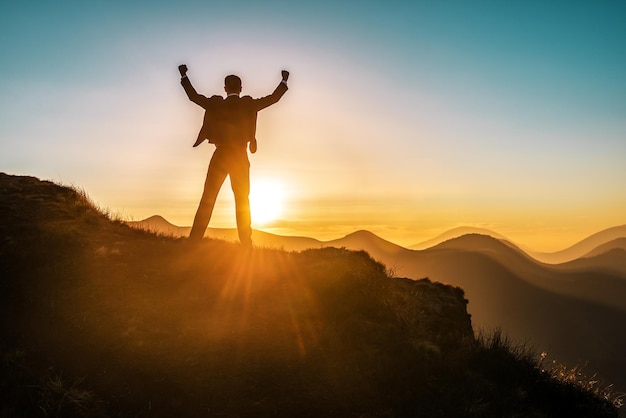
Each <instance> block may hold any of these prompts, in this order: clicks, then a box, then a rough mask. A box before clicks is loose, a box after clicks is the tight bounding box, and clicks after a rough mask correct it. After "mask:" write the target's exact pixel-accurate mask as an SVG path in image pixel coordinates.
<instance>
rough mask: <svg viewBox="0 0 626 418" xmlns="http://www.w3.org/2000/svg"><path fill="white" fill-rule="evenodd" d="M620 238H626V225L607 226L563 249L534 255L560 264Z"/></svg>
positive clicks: (545, 260)
mask: <svg viewBox="0 0 626 418" xmlns="http://www.w3.org/2000/svg"><path fill="white" fill-rule="evenodd" d="M619 238H626V225H620V226H615V227H612V228H607V229H605V230H603V231H600V232H597V233H595V234H593V235H591V236H589V237H587V238H585V239H583V240H582V241H580V242H578V243H576V244H574V245H572V246H571V247H569V248H566V249H564V250H561V251H556V252H553V253H542V252H533V253H532V256H533V257H535V258H537V259H538V260H541V261H543V262H544V263H551V264H560V263H566V262H568V261H572V260H575V259H577V258H581V257H584V256H585V255H586V254H587V253H590V252H592V251H593V250H594V249H595V248H597V247H599V246H601V245H603V244H606V243H607V242H609V241H613V240H616V239H619Z"/></svg>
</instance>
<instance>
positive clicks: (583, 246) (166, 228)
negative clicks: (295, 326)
mask: <svg viewBox="0 0 626 418" xmlns="http://www.w3.org/2000/svg"><path fill="white" fill-rule="evenodd" d="M127 223H128V224H129V225H131V226H133V227H138V228H142V229H146V230H149V231H152V232H157V233H162V234H165V235H170V236H173V237H185V236H188V235H189V231H190V229H191V227H184V226H177V225H174V224H172V223H170V222H169V221H167V220H166V219H165V218H163V217H162V216H160V215H153V216H151V217H149V218H146V219H144V220H141V221H128V222H127ZM254 234H255V236H254V238H255V242H256V243H257V245H259V246H266V247H273V248H284V249H286V250H290V251H300V250H303V249H307V248H319V247H323V246H345V247H346V248H352V247H355V246H362V247H363V249H365V248H366V247H369V248H371V247H373V246H375V247H378V248H379V249H380V250H382V249H383V248H385V252H387V253H399V252H401V251H402V249H405V250H417V251H422V250H426V249H429V248H432V247H435V246H437V245H439V244H442V243H444V242H447V241H450V240H453V239H455V238H459V237H462V236H464V235H485V236H489V237H492V238H495V239H497V240H499V241H502V242H505V243H507V245H510V246H511V247H513V248H514V249H516V250H518V251H520V252H523V253H525V254H526V255H527V256H529V257H532V258H533V259H534V260H536V261H538V262H541V263H545V264H555V265H558V264H564V263H567V262H569V261H573V260H575V259H578V258H585V257H591V256H594V255H599V254H601V253H604V252H608V251H611V250H612V249H615V248H622V249H625V250H626V225H621V226H616V227H611V228H607V229H606V230H603V231H600V232H597V233H595V234H592V235H591V236H589V237H587V238H585V239H583V240H581V241H580V242H578V243H576V244H574V245H572V246H570V247H568V248H565V249H563V250H560V251H556V252H551V253H547V252H538V251H534V250H532V249H529V248H526V247H524V246H520V245H519V244H517V243H515V242H514V241H512V240H510V239H508V238H506V237H505V236H503V235H502V234H499V233H497V232H494V231H492V230H489V229H485V228H476V227H457V228H453V229H451V230H449V231H446V232H444V233H443V234H441V235H438V236H437V237H435V238H432V239H430V240H426V241H423V242H421V243H419V244H414V245H411V246H409V247H403V246H401V245H398V244H395V243H393V242H391V241H388V240H385V239H383V238H381V237H379V236H377V235H376V234H374V233H372V232H370V231H365V230H361V231H355V232H353V233H350V234H348V235H346V236H345V237H342V238H337V239H333V240H329V241H321V240H318V239H315V238H310V237H299V236H284V235H276V234H271V233H268V232H264V231H260V230H255V231H254ZM205 236H206V237H210V238H218V239H224V240H226V241H236V240H237V239H238V238H237V231H236V229H232V228H208V229H207V232H206V234H205ZM365 241H367V243H365Z"/></svg>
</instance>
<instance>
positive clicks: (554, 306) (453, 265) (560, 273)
mask: <svg viewBox="0 0 626 418" xmlns="http://www.w3.org/2000/svg"><path fill="white" fill-rule="evenodd" d="M129 224H130V225H131V226H134V227H139V228H143V229H148V230H151V231H154V232H158V233H163V234H168V235H172V236H186V235H188V232H189V228H188V227H187V228H185V227H178V226H175V225H172V224H171V223H169V222H167V221H166V220H165V219H163V218H162V217H160V216H153V217H151V218H148V219H145V220H143V221H138V222H129ZM206 236H208V237H211V238H218V239H223V240H227V241H236V240H237V232H236V230H235V229H214V228H209V229H208V230H207V234H206ZM253 238H254V241H255V244H256V245H258V246H261V247H275V248H281V249H285V250H291V251H300V250H304V249H307V248H320V247H340V248H341V247H345V248H348V249H353V250H361V249H362V250H365V251H367V252H368V253H369V254H370V255H372V257H374V258H375V259H377V260H380V261H381V262H383V263H384V264H385V265H386V266H387V268H388V269H389V270H390V271H392V272H394V273H395V274H396V275H397V276H403V277H410V278H413V279H421V278H424V277H428V278H430V279H431V280H435V281H439V282H442V283H446V284H451V285H455V286H459V287H461V288H463V289H464V290H465V293H466V297H467V299H469V301H470V302H469V305H468V311H469V313H470V314H471V315H472V322H473V324H474V326H475V328H476V329H480V328H485V329H493V328H498V327H500V328H502V329H504V330H506V332H507V333H508V334H509V335H510V336H511V337H512V338H514V339H517V340H519V341H529V342H530V343H531V344H532V345H533V346H534V347H535V348H536V349H537V350H539V351H546V352H547V353H548V354H549V355H550V356H551V357H552V358H555V359H558V360H560V361H564V362H567V363H568V364H569V365H571V366H573V365H576V364H584V363H586V362H587V361H588V362H589V366H588V368H589V369H590V371H592V372H599V373H600V374H601V376H603V377H606V378H607V379H609V381H610V382H612V383H614V384H616V385H617V386H618V387H621V388H626V357H624V356H623V355H622V353H625V352H626V333H624V331H623V330H624V324H625V323H626V225H622V226H617V227H614V228H609V229H606V230H604V231H601V232H598V233H596V234H593V235H591V236H590V237H588V238H586V239H584V240H582V241H581V242H579V243H577V244H575V245H573V246H571V247H569V248H567V249H564V250H562V251H558V252H555V253H535V252H530V251H524V250H522V249H521V248H520V247H519V246H517V245H516V244H515V243H513V242H511V241H510V240H508V239H506V238H505V237H504V236H502V235H500V234H497V233H495V232H492V231H489V230H485V229H476V228H456V229H454V230H451V231H448V232H447V233H445V234H442V235H440V236H439V237H436V238H434V239H432V240H429V241H425V242H422V243H420V244H416V245H413V246H411V248H405V247H402V246H399V245H396V244H394V243H392V242H389V241H386V240H384V239H382V238H380V237H378V236H377V235H375V234H373V233H371V232H369V231H357V232H354V233H352V234H349V235H347V236H345V237H343V238H340V239H336V240H332V241H320V240H316V239H313V238H307V237H286V236H279V235H274V234H269V233H266V232H262V231H255V232H254V235H253Z"/></svg>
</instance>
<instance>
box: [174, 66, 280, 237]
mask: <svg viewBox="0 0 626 418" xmlns="http://www.w3.org/2000/svg"><path fill="white" fill-rule="evenodd" d="M178 70H179V71H180V75H181V80H180V82H181V84H182V85H183V88H184V89H185V92H186V93H187V96H188V97H189V100H191V101H192V102H194V103H196V104H197V105H199V106H201V107H203V108H204V109H205V114H204V122H203V124H202V128H201V129H200V133H199V134H198V138H197V139H196V142H195V144H193V146H194V147H197V146H198V145H200V144H201V143H202V142H203V141H204V140H205V139H208V140H209V143H212V144H215V146H216V149H215V152H214V153H213V157H211V162H210V163H209V170H208V172H207V176H206V181H205V183H204V192H203V193H202V198H201V199H200V205H199V206H198V211H197V212H196V216H195V218H194V220H193V227H192V228H191V234H190V238H191V239H192V240H194V241H199V240H201V239H202V237H203V236H204V232H205V231H206V228H207V226H208V225H209V221H210V220H211V214H212V213H213V207H214V206H215V199H216V198H217V194H218V193H219V191H220V188H221V187H222V184H223V183H224V180H226V176H230V183H231V186H232V189H233V193H234V194H235V208H236V214H237V230H238V232H239V241H240V242H241V243H242V244H243V245H245V246H251V245H252V238H251V237H252V228H251V226H250V223H251V219H250V200H249V195H250V162H249V161H248V151H247V147H248V144H249V146H250V152H251V153H255V152H256V149H257V141H256V137H255V136H256V117H257V112H258V111H259V110H262V109H265V108H266V107H268V106H270V105H273V104H274V103H276V102H277V101H278V100H280V98H281V97H282V96H283V94H285V92H286V91H287V79H288V78H289V72H287V71H282V80H281V82H280V83H279V84H278V87H276V89H275V90H274V92H273V93H272V94H270V95H269V96H266V97H262V98H260V99H253V98H252V97H250V96H243V97H239V95H240V93H241V79H240V78H239V77H237V76H236V75H229V76H226V78H225V79H224V90H225V91H226V98H223V97H222V96H212V97H210V98H207V97H205V96H203V95H201V94H198V93H197V92H196V90H195V89H194V88H193V86H192V85H191V81H189V78H188V77H187V66H186V65H184V64H183V65H180V66H179V67H178Z"/></svg>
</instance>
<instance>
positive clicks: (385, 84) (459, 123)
mask: <svg viewBox="0 0 626 418" xmlns="http://www.w3.org/2000/svg"><path fill="white" fill-rule="evenodd" d="M625 20H626V3H624V2H623V1H603V2H587V1H585V2H578V1H550V2H545V1H509V2H502V1H473V2H467V1H419V0H416V1H411V2H394V1H385V2H382V1H380V2H369V1H359V2H356V1H341V0H334V1H316V2H306V3H304V2H287V1H236V0H235V1H223V2H222V1H189V0H182V1H176V2H166V1H150V2H147V1H135V2H126V1H89V2H84V1H75V2H73V1H57V2H49V1H22V2H14V1H13V2H8V1H4V0H2V1H1V2H0V171H2V172H6V173H8V174H16V175H17V174H19V175H31V176H36V177H39V178H41V179H48V180H53V181H57V182H60V183H62V184H67V185H73V186H76V187H78V188H81V189H84V190H85V191H86V192H87V193H88V194H89V196H90V197H91V198H92V199H93V200H94V201H95V202H96V203H97V204H98V205H99V206H100V207H102V208H103V209H105V210H107V211H108V212H109V213H111V214H112V215H114V216H116V217H121V218H123V219H127V220H141V219H144V218H147V217H149V216H151V215H155V214H159V215H162V216H164V217H165V218H166V219H168V220H169V221H170V222H172V223H174V224H177V225H191V223H192V221H193V215H194V213H195V210H196V208H197V204H198V201H199V198H200V195H201V192H202V185H203V183H204V179H205V175H206V168H207V165H208V162H209V159H210V156H211V154H212V152H213V149H214V148H213V146H212V145H209V144H207V143H205V144H203V145H201V146H200V147H198V148H192V147H191V145H192V144H193V142H194V140H195V138H196V135H197V132H198V130H199V128H200V125H201V122H202V116H203V109H201V108H200V107H198V106H196V105H194V104H193V103H191V102H190V101H189V100H188V99H187V97H186V95H185V93H184V91H183V89H182V87H181V86H180V83H179V80H180V77H179V74H178V70H177V66H178V65H179V64H182V63H185V64H187V66H188V68H189V77H190V79H191V81H192V82H193V84H194V86H195V87H196V89H197V90H198V91H199V92H201V93H204V94H206V95H213V94H220V93H222V92H223V79H224V76H225V75H227V74H231V73H234V74H238V75H239V76H240V77H241V78H242V80H243V93H244V94H249V95H252V96H254V97H261V96H264V95H267V94H269V93H271V91H273V89H274V88H275V86H276V85H277V84H278V82H279V81H280V71H281V70H282V69H287V70H289V71H290V74H291V76H290V79H289V88H290V89H289V91H288V92H287V93H286V94H285V96H284V97H283V98H282V99H281V101H280V102H279V103H277V104H276V105H274V106H272V107H270V108H267V109H265V110H263V111H262V112H261V113H260V114H259V120H258V128H257V139H258V142H259V151H258V152H257V153H256V154H254V155H252V156H251V157H250V161H251V178H252V189H253V191H252V194H253V195H255V194H256V195H258V193H259V191H260V190H265V189H263V185H266V186H267V185H270V186H269V189H270V190H272V189H273V190H277V192H276V193H279V194H280V196H278V195H274V194H273V192H271V191H267V192H266V195H265V196H266V197H267V198H266V199H265V200H273V201H277V202H278V201H279V200H280V204H281V205H280V206H281V211H280V213H276V214H274V216H273V218H274V219H271V218H272V217H271V216H270V219H266V221H267V222H264V223H263V222H260V221H259V219H261V218H262V217H261V216H258V217H257V218H256V219H257V220H254V219H255V204H254V202H253V220H254V224H253V226H255V227H256V228H259V229H263V230H266V231H268V232H273V233H278V234H283V235H303V236H310V237H315V238H318V239H323V240H327V239H334V238H340V237H342V236H344V235H346V234H348V233H351V232H354V231H356V230H360V229H367V230H370V231H372V232H374V233H376V234H377V235H379V236H381V237H383V238H385V239H388V240H390V241H393V242H395V243H398V244H401V245H411V244H415V243H418V242H421V241H424V240H426V239H430V238H432V237H434V236H436V235H438V234H440V233H443V232H445V231H446V230H448V229H451V228H454V227H458V226H476V227H481V228H488V229H491V230H494V231H496V232H498V233H500V234H503V235H505V236H507V237H509V238H510V239H511V240H513V241H515V242H517V243H519V244H522V245H525V246H527V247H531V248H533V249H535V250H537V251H555V250H559V249H562V248H565V247H567V246H569V245H572V244H574V243H575V242H577V241H579V240H581V239H583V238H585V237H586V236H588V235H590V234H592V233H595V232H598V231H600V230H602V229H605V228H608V227H612V226H616V225H622V224H626V187H625V186H626V47H625V46H624V45H625V41H626V25H624V24H623V22H624V21H625ZM255 190H256V192H255ZM259 211H260V209H259ZM258 213H260V212H258ZM210 226H212V227H234V226H235V220H234V200H233V197H232V192H231V190H230V187H229V184H228V182H227V183H226V184H225V185H224V187H223V188H222V192H220V195H219V198H218V203H217V205H216V209H215V212H214V216H213V219H212V220H211V224H210Z"/></svg>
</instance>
